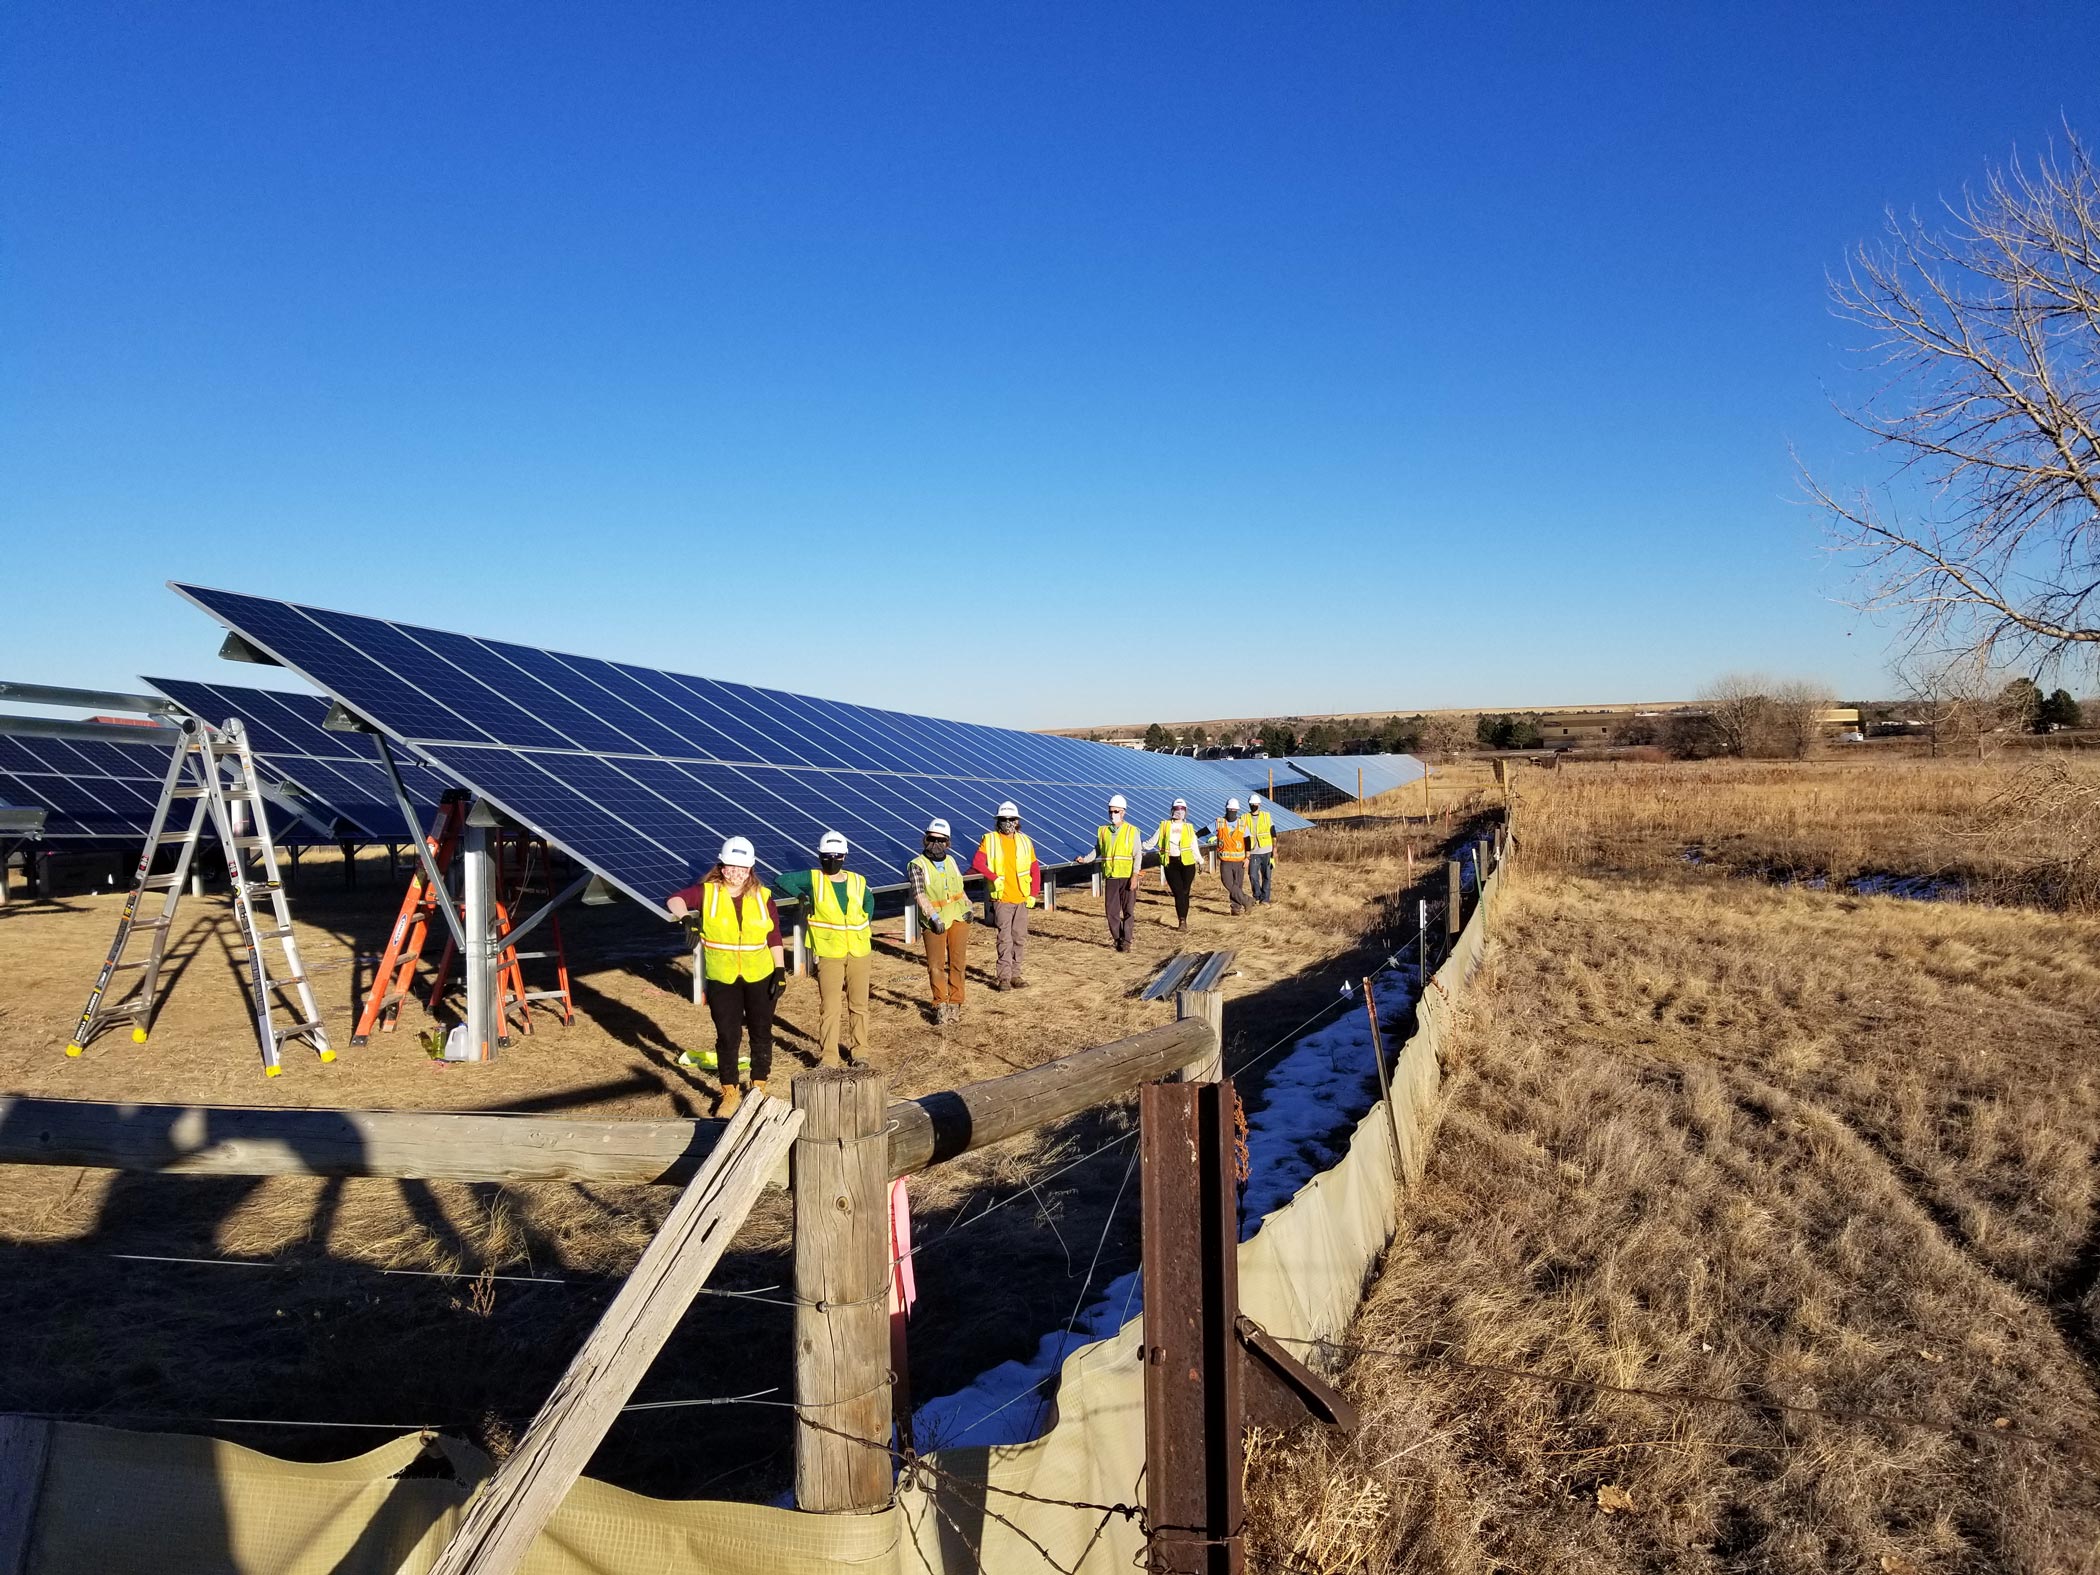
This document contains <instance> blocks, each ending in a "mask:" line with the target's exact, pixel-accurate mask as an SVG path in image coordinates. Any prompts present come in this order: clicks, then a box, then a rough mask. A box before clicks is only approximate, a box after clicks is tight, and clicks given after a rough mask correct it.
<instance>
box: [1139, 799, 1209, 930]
mask: <svg viewBox="0 0 2100 1575" xmlns="http://www.w3.org/2000/svg"><path fill="white" fill-rule="evenodd" d="M1197 835H1198V834H1197V831H1196V828H1195V827H1194V826H1193V825H1191V824H1190V823H1189V801H1188V800H1187V799H1185V798H1177V799H1176V800H1174V803H1173V806H1172V807H1171V808H1170V809H1169V810H1168V811H1167V818H1166V819H1165V820H1163V821H1161V822H1160V823H1159V830H1157V831H1155V832H1153V833H1152V835H1151V836H1149V837H1147V838H1146V839H1145V845H1144V851H1145V852H1146V853H1157V854H1158V855H1159V870H1160V873H1161V874H1162V875H1164V876H1166V878H1167V890H1168V891H1170V892H1172V893H1173V894H1174V924H1175V927H1176V928H1177V929H1183V930H1185V929H1187V928H1188V927H1189V894H1190V893H1191V892H1193V891H1194V890H1195V889H1196V860H1197V857H1198V854H1197V849H1196V839H1197ZM1161 922H1162V923H1164V922H1165V921H1164V920H1162V921H1161Z"/></svg>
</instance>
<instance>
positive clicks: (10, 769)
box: [0, 728, 175, 844]
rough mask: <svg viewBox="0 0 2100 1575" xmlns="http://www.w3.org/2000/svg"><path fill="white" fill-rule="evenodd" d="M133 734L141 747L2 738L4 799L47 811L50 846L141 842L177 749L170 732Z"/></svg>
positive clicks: (0, 756)
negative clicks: (171, 757) (62, 843)
mask: <svg viewBox="0 0 2100 1575" xmlns="http://www.w3.org/2000/svg"><path fill="white" fill-rule="evenodd" d="M124 731H126V730H124V729H112V732H114V733H119V734H121V733H123V732H124ZM129 731H132V732H136V733H137V734H139V735H140V736H139V738H138V740H137V741H136V742H132V741H131V740H129V739H128V738H127V739H125V740H124V741H122V742H112V743H103V742H101V741H100V740H96V739H73V738H45V737H41V736H39V735H34V734H15V733H8V732H5V731H0V797H5V798H8V799H11V800H13V801H14V802H16V803H18V804H23V805H28V806H34V807H37V808H41V809H43V810H44V811H45V816H44V840H45V841H46V842H66V843H74V844H81V843H90V842H131V843H137V842H141V841H143V840H144V838H145V835H146V828H147V826H148V825H149V824H150V823H151V822H152V820H153V809H154V806H155V805H156V804H158V803H159V802H160V789H161V783H162V781H163V780H165V778H166V777H167V774H168V758H169V756H170V755H171V754H172V753H173V752H174V747H175V746H174V741H173V735H172V734H171V733H170V732H169V731H168V730H167V729H160V730H159V735H160V736H155V730H153V729H149V728H136V729H131V730H129Z"/></svg>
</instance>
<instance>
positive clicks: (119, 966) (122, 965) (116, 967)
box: [109, 958, 146, 973]
mask: <svg viewBox="0 0 2100 1575" xmlns="http://www.w3.org/2000/svg"><path fill="white" fill-rule="evenodd" d="M145 966H146V960H145V959H144V958H141V959H140V960H139V961H137V962H119V963H111V964H110V965H109V971H110V972H111V973H121V972H123V971H124V970H125V969H126V968H143V967H145Z"/></svg>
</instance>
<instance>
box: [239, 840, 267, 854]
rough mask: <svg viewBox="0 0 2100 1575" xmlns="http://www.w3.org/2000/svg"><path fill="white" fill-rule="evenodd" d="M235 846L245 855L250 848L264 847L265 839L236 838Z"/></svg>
mask: <svg viewBox="0 0 2100 1575" xmlns="http://www.w3.org/2000/svg"><path fill="white" fill-rule="evenodd" d="M233 845H234V846H235V847H237V848H239V849H240V850H241V851H242V852H243V853H245V852H247V851H248V849H250V848H259V847H261V846H262V845H263V839H262V838H260V837H235V838H234V839H233Z"/></svg>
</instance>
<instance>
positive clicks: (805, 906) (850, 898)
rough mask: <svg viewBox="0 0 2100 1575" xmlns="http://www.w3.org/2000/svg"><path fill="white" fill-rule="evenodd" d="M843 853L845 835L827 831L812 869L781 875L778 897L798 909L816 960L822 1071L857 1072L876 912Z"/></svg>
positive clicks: (863, 1054) (863, 1046)
mask: <svg viewBox="0 0 2100 1575" xmlns="http://www.w3.org/2000/svg"><path fill="white" fill-rule="evenodd" d="M846 852H847V848H846V838H845V836H844V834H843V833H840V832H836V831H827V832H825V833H824V835H823V837H822V838H821V839H820V840H819V841H818V843H817V866H818V867H817V868H816V869H813V870H783V871H781V875H780V895H781V896H783V897H785V898H787V899H788V900H789V901H790V902H799V903H801V904H802V914H803V923H804V924H806V925H808V927H809V949H810V951H811V952H813V953H815V955H816V959H817V1048H818V1051H819V1053H820V1054H821V1055H822V1057H823V1060H824V1063H825V1064H826V1065H827V1066H828V1065H829V1064H830V1063H831V1062H832V1061H833V1060H834V1059H836V1060H838V1061H840V1062H841V1063H843V1064H844V1065H846V1066H859V1065H862V1064H864V1063H865V1062H866V1060H867V1055H868V974H869V971H870V969H871V968H872V967H873V966H874V962H873V953H874V950H875V946H874V912H875V910H874V908H873V906H872V905H871V904H870V903H869V901H868V881H867V877H866V876H864V875H856V874H855V873H853V872H852V871H851V870H849V869H847V868H846ZM842 1030H843V1031H844V1032H843V1040H842V1038H841V1031H842Z"/></svg>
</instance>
